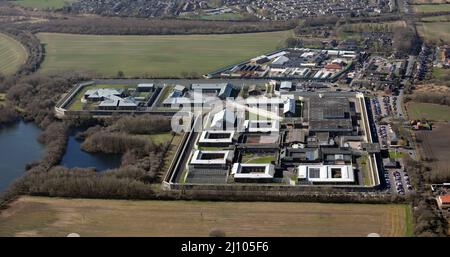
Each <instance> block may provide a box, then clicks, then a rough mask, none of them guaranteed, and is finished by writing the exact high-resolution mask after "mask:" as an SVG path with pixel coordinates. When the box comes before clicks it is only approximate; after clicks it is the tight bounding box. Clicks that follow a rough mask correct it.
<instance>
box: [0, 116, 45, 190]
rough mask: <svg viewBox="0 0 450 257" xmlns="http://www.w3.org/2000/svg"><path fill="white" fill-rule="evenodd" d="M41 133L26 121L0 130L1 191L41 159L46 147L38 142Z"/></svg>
mask: <svg viewBox="0 0 450 257" xmlns="http://www.w3.org/2000/svg"><path fill="white" fill-rule="evenodd" d="M40 132H41V130H40V129H39V128H38V127H37V126H36V125H35V124H33V123H26V122H24V121H20V122H17V123H15V124H14V125H10V126H7V127H3V128H0V191H3V190H5V189H6V187H7V186H8V185H9V183H11V182H12V181H13V180H14V179H15V178H17V177H20V176H21V175H22V174H23V172H24V170H25V166H26V164H27V163H30V162H32V161H35V160H39V159H41V157H42V154H43V152H44V147H43V146H42V145H41V144H39V143H38V142H37V140H36V139H37V137H38V135H39V133H40Z"/></svg>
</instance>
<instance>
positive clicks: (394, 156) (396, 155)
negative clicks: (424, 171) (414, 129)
mask: <svg viewBox="0 0 450 257" xmlns="http://www.w3.org/2000/svg"><path fill="white" fill-rule="evenodd" d="M403 156H404V153H402V152H395V151H389V158H392V159H401V158H403Z"/></svg>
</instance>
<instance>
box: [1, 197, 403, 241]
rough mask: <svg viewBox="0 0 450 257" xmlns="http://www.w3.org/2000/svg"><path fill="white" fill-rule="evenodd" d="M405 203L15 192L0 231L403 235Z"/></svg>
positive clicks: (4, 233)
mask: <svg viewBox="0 0 450 257" xmlns="http://www.w3.org/2000/svg"><path fill="white" fill-rule="evenodd" d="M410 220H411V209H410V208H409V206H408V205H394V204H385V205H381V204H380V205H369V204H321V203H270V202H200V201H125V200H92V199H61V198H47V197H28V196H26V197H21V198H19V199H18V200H17V201H15V202H13V203H12V204H11V206H10V207H9V208H8V209H6V210H3V211H2V212H1V213H0V236H65V235H67V234H69V233H79V234H80V235H81V236H208V235H209V233H210V231H211V230H212V229H214V228H217V229H221V230H223V231H224V232H225V233H226V235H227V236H367V235H368V234H369V233H379V234H380V235H381V236H405V235H409V234H410V231H411V223H410V222H411V221H410Z"/></svg>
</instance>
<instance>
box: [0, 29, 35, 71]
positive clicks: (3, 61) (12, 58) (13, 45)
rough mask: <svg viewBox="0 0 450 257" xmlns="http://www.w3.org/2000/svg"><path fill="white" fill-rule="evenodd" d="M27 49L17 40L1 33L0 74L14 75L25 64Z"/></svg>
mask: <svg viewBox="0 0 450 257" xmlns="http://www.w3.org/2000/svg"><path fill="white" fill-rule="evenodd" d="M27 55H28V54H27V51H26V49H25V48H24V47H23V46H22V44H20V43H19V42H18V41H16V40H15V39H13V38H11V37H9V36H7V35H5V34H1V33H0V73H2V74H6V75H9V74H12V73H14V72H16V71H17V69H18V68H19V67H20V65H22V64H23V63H25V61H26V59H27Z"/></svg>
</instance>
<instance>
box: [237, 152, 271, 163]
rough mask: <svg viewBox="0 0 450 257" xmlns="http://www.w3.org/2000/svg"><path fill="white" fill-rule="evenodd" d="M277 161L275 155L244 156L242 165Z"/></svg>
mask: <svg viewBox="0 0 450 257" xmlns="http://www.w3.org/2000/svg"><path fill="white" fill-rule="evenodd" d="M272 161H275V155H257V154H244V155H243V156H242V161H241V162H242V163H252V164H262V163H270V162H272Z"/></svg>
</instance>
